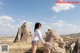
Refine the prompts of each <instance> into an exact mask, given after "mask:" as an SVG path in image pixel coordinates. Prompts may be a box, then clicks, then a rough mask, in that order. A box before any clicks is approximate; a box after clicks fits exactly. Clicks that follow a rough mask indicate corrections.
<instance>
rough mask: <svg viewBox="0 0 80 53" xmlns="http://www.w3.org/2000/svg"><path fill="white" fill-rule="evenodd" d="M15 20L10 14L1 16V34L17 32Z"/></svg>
mask: <svg viewBox="0 0 80 53" xmlns="http://www.w3.org/2000/svg"><path fill="white" fill-rule="evenodd" d="M16 30H17V28H16V25H15V20H14V19H13V18H12V17H10V16H6V15H3V16H0V35H13V34H15V33H16Z"/></svg>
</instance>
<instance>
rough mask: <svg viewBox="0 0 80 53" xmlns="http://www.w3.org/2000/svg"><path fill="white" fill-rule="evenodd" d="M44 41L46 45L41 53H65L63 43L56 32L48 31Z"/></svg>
mask: <svg viewBox="0 0 80 53" xmlns="http://www.w3.org/2000/svg"><path fill="white" fill-rule="evenodd" d="M45 41H46V42H48V44H47V45H45V46H44V49H43V53H66V52H65V48H64V45H65V44H64V41H63V39H62V38H61V37H60V36H59V35H58V33H57V32H56V31H54V30H51V29H48V31H47V32H46V38H45Z"/></svg>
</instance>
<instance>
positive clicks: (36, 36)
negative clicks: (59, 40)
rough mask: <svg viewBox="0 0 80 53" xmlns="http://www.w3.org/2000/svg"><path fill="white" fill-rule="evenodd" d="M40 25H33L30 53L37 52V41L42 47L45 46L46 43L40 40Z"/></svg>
mask: <svg viewBox="0 0 80 53" xmlns="http://www.w3.org/2000/svg"><path fill="white" fill-rule="evenodd" d="M41 27H42V25H41V23H39V22H37V23H36V24H35V28H34V38H33V40H32V53H36V50H37V44H38V41H39V40H40V41H41V42H42V43H43V44H44V45H45V44H47V42H45V41H44V40H43V38H42V34H41V31H40V29H41Z"/></svg>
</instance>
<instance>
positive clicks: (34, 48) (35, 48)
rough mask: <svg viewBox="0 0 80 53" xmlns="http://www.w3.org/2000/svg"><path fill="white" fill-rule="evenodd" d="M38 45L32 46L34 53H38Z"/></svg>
mask: <svg viewBox="0 0 80 53" xmlns="http://www.w3.org/2000/svg"><path fill="white" fill-rule="evenodd" d="M36 50H37V44H34V45H32V53H36Z"/></svg>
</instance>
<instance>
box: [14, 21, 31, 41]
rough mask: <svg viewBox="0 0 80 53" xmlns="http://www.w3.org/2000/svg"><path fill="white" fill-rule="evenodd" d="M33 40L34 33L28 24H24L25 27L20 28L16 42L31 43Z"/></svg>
mask: <svg viewBox="0 0 80 53" xmlns="http://www.w3.org/2000/svg"><path fill="white" fill-rule="evenodd" d="M31 40H32V33H31V31H30V28H29V24H28V22H24V23H23V25H22V26H21V27H20V28H18V32H17V35H16V37H15V40H14V42H20V41H26V42H30V41H31Z"/></svg>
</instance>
